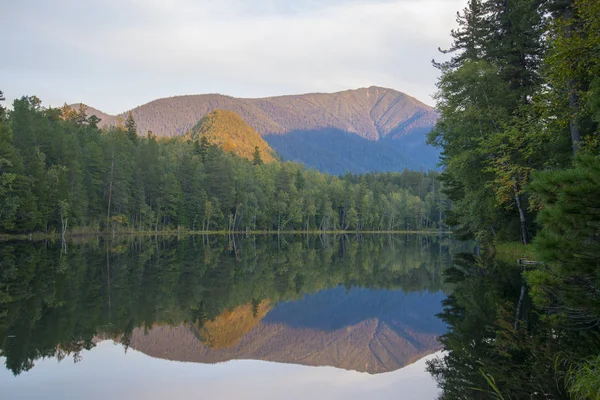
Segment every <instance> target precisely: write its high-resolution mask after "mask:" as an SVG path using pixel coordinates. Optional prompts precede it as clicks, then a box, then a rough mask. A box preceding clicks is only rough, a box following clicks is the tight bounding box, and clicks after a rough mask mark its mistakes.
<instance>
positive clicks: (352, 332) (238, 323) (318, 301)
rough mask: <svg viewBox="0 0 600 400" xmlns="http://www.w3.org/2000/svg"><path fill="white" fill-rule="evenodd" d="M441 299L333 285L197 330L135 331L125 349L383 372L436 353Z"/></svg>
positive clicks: (189, 358)
mask: <svg viewBox="0 0 600 400" xmlns="http://www.w3.org/2000/svg"><path fill="white" fill-rule="evenodd" d="M443 297H444V296H443V294H439V295H438V296H436V295H435V294H429V295H428V296H422V295H421V294H419V293H407V294H405V293H402V292H401V291H386V290H367V289H359V288H354V289H350V290H349V291H347V290H346V288H344V287H339V288H335V289H328V290H324V291H322V292H319V293H316V294H312V295H306V296H305V297H304V298H303V299H301V300H298V301H292V302H284V303H280V304H278V305H276V306H275V307H274V308H273V309H270V307H269V305H268V303H266V302H262V303H260V304H258V305H257V306H256V307H255V310H254V312H251V305H245V306H241V307H238V308H236V309H234V310H232V311H230V312H227V313H225V314H224V315H222V316H219V317H217V318H216V319H215V320H214V321H210V322H208V323H207V324H206V325H208V326H206V325H205V326H203V327H201V328H197V327H196V326H195V325H193V324H183V325H180V326H176V327H171V326H164V325H157V326H154V327H153V328H152V329H150V330H146V329H144V328H136V329H134V330H133V332H132V335H131V341H130V346H131V347H132V348H134V349H136V350H138V351H141V352H143V353H145V354H147V355H149V356H152V357H158V358H164V359H169V360H177V361H186V362H198V363H218V362H223V361H228V360H234V359H254V360H267V361H275V362H283V363H292V364H302V365H312V366H324V365H328V366H334V367H337V368H344V369H351V370H356V371H361V372H368V373H372V374H375V373H382V372H389V371H394V370H396V369H399V368H402V367H404V366H406V365H408V364H410V363H412V362H414V361H416V360H418V359H420V358H422V357H424V356H426V355H428V354H431V353H433V352H435V351H437V350H438V349H439V343H438V341H437V338H438V336H439V335H440V334H441V333H442V332H443V330H444V326H443V324H442V323H441V322H440V321H439V320H438V319H437V318H435V317H433V315H435V312H436V311H437V310H439V308H440V301H441V299H442V298H443ZM269 310H270V311H269ZM265 314H266V316H265ZM424 315H429V316H430V317H423V316H424Z"/></svg>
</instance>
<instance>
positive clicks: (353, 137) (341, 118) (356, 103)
mask: <svg viewBox="0 0 600 400" xmlns="http://www.w3.org/2000/svg"><path fill="white" fill-rule="evenodd" d="M73 107H74V108H78V105H73ZM217 109H223V110H230V111H234V112H235V113H237V114H238V115H240V116H241V117H242V119H244V121H246V122H247V123H248V124H249V125H250V126H251V127H253V128H254V129H255V130H256V131H257V132H258V133H259V134H261V135H262V136H263V137H264V138H265V139H266V141H267V142H268V143H269V144H270V145H271V146H272V147H273V148H274V149H275V150H276V151H278V152H279V153H280V154H281V155H282V156H283V157H284V159H286V160H290V161H299V162H303V163H305V164H306V165H307V166H312V167H316V168H318V169H319V170H321V171H324V172H330V173H335V174H343V173H345V172H346V171H350V172H355V173H364V172H374V171H401V170H403V169H404V168H412V169H420V168H425V169H429V168H435V166H436V163H437V158H438V152H437V150H435V149H433V148H430V147H427V146H426V144H425V142H426V139H425V136H426V134H427V133H428V132H429V131H430V130H431V129H432V127H433V126H434V125H435V121H436V118H437V114H436V113H435V111H434V110H433V109H432V108H431V107H429V106H427V105H426V104H423V103H421V102H420V101H418V100H416V99H415V98H413V97H410V96H408V95H406V94H404V93H401V92H398V91H396V90H392V89H386V88H380V87H369V88H362V89H357V90H347V91H343V92H338V93H331V94H326V93H314V94H304V95H293V96H279V97H268V98H261V99H241V98H234V97H229V96H224V95H219V94H206V95H193V96H177V97H170V98H164V99H159V100H155V101H152V102H150V103H147V104H144V105H142V106H139V107H137V108H135V109H133V110H131V112H132V115H133V118H134V119H135V121H136V123H137V126H138V130H139V132H140V133H142V134H145V133H146V132H147V131H152V132H153V133H154V134H155V135H157V136H178V135H183V134H185V133H186V132H188V131H189V130H190V129H192V127H194V126H195V125H196V123H197V122H198V120H199V119H201V118H202V117H203V116H205V115H206V114H208V113H210V112H212V111H214V110H217ZM88 113H89V114H94V113H95V114H96V115H97V116H98V117H99V118H101V119H102V122H101V124H104V125H114V124H116V123H117V122H118V120H119V118H121V119H122V120H124V119H125V118H126V115H127V113H123V114H120V115H119V116H108V115H106V114H103V113H102V114H103V115H100V114H99V113H98V110H95V109H92V108H90V109H89V110H88Z"/></svg>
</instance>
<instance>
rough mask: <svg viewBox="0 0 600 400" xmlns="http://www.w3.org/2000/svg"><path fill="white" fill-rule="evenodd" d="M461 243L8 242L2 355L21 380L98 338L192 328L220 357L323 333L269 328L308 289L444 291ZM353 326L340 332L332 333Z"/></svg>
mask: <svg viewBox="0 0 600 400" xmlns="http://www.w3.org/2000/svg"><path fill="white" fill-rule="evenodd" d="M450 247H451V241H450V239H448V238H439V237H436V236H416V235H413V236H410V235H408V236H387V235H374V236H369V235H364V236H361V237H355V236H337V237H333V236H329V237H322V236H321V237H320V236H308V237H306V236H302V237H299V236H298V237H283V236H282V237H279V238H277V237H275V238H271V237H267V236H262V237H249V238H239V237H238V238H235V239H234V238H232V237H229V238H228V237H225V236H219V237H196V238H191V237H190V238H185V239H180V240H176V239H167V238H158V239H157V238H147V237H146V238H142V237H133V238H130V239H129V240H126V241H119V242H105V241H104V240H102V239H95V240H93V241H90V242H87V243H85V244H80V245H69V246H68V248H67V249H66V251H65V250H63V249H61V246H60V245H58V246H54V245H51V244H42V243H30V242H11V243H5V244H3V245H2V246H1V247H0V278H1V279H0V350H1V355H2V356H4V357H6V367H7V368H8V369H10V370H12V371H13V372H14V373H15V374H18V373H20V372H21V371H24V370H28V369H30V368H31V367H32V366H33V363H34V361H35V360H36V359H38V358H40V357H55V356H60V357H65V356H68V355H74V356H75V359H77V358H78V357H79V352H80V351H81V350H82V349H85V348H91V347H93V346H94V341H95V340H97V339H98V338H113V339H116V340H118V341H120V342H121V343H123V344H124V345H125V346H129V345H130V343H131V344H132V345H134V344H135V345H137V344H138V339H139V335H140V333H143V332H144V331H148V332H150V336H151V334H152V332H154V331H155V329H156V328H155V329H152V328H153V327H156V326H157V325H158V326H160V327H161V329H163V330H166V329H171V328H168V326H176V327H177V326H181V325H183V326H186V329H187V332H189V334H190V335H192V336H193V337H194V338H195V340H196V342H198V343H200V342H199V341H198V340H197V338H201V339H202V342H203V343H205V345H208V346H211V347H212V351H218V350H220V349H231V348H232V346H239V344H240V343H241V342H243V340H246V336H248V335H251V334H254V333H255V332H256V331H257V330H258V329H262V328H263V327H265V326H267V325H268V326H269V327H270V328H273V327H276V326H281V325H286V326H288V327H290V329H292V328H293V329H313V328H314V327H310V326H305V327H299V326H297V325H298V321H292V319H290V321H288V322H289V323H285V321H282V320H280V321H274V320H269V318H270V317H269V316H267V317H266V318H265V319H264V322H262V323H258V321H260V319H261V317H262V316H263V315H265V314H266V313H267V312H268V310H269V308H270V307H271V305H274V304H277V303H280V302H282V301H291V300H294V299H301V298H303V297H304V294H305V293H316V292H318V291H320V290H322V289H327V288H335V287H339V286H340V285H342V286H345V287H346V288H348V289H349V288H356V287H365V288H381V289H399V288H401V289H402V290H403V292H404V293H411V292H424V291H428V292H439V291H442V290H443V285H442V282H441V273H440V269H441V268H443V267H444V266H446V265H447V264H448V262H449V259H450V255H449V252H450ZM327 292H329V291H326V292H325V293H327ZM382 292H390V291H382ZM390 293H391V292H390ZM398 293H399V292H398ZM415 295H416V294H415ZM303 301H306V300H303ZM300 303H301V302H298V303H289V304H300ZM326 303H328V302H325V303H323V304H326ZM275 311H277V308H276V309H274V310H273V311H272V312H273V313H274V314H273V315H276V314H277V313H275ZM415 311H417V310H415ZM365 315H366V314H365ZM367 317H369V315H367ZM370 317H374V318H377V315H374V314H372V315H371V316H370ZM370 317H369V318H365V319H361V320H360V321H353V322H352V324H350V325H351V326H355V325H360V324H361V323H363V321H366V322H368V321H370V320H371V319H372V318H371V319H370ZM267 320H268V321H267ZM386 324H387V322H386ZM255 325H256V326H255ZM190 326H193V327H194V332H192V330H190V329H189V328H190ZM382 326H383V325H382ZM136 328H139V329H136ZM346 328H348V327H331V328H330V329H329V333H331V332H332V331H336V330H339V329H346ZM177 329H179V328H177ZM382 329H383V328H382ZM402 329H404V330H403V332H407V333H406V335H409V336H410V335H411V334H412V333H411V332H410V329H409V328H408V327H406V329H405V328H402ZM313 330H314V329H313ZM364 332H367V331H364ZM374 332H375V331H374ZM381 332H383V330H381ZM245 333H248V335H245ZM430 333H431V332H430ZM433 333H435V332H433ZM406 335H405V336H406ZM242 337H244V338H243V340H241V341H240V338H242ZM348 337H350V335H349V336H348ZM407 340H408V339H407ZM427 341H429V339H427V340H425V342H427ZM311 346H314V344H311ZM322 363H327V362H325V361H323V362H322ZM317 364H319V363H317ZM319 365H320V364H319ZM364 370H368V368H364Z"/></svg>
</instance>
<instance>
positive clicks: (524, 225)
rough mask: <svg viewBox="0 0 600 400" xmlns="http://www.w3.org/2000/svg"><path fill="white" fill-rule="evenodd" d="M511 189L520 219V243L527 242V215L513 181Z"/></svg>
mask: <svg viewBox="0 0 600 400" xmlns="http://www.w3.org/2000/svg"><path fill="white" fill-rule="evenodd" d="M513 191H514V193H515V202H516V203H517V209H518V210H519V220H520V221H521V243H523V244H529V238H528V234H527V216H526V214H525V210H524V209H523V205H522V204H521V194H520V193H519V190H518V187H517V183H516V182H514V183H513Z"/></svg>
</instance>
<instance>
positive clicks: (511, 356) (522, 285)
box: [429, 0, 600, 399]
mask: <svg viewBox="0 0 600 400" xmlns="http://www.w3.org/2000/svg"><path fill="white" fill-rule="evenodd" d="M457 23H458V26H457V28H456V29H455V30H453V31H452V33H451V35H452V38H453V45H452V46H451V48H449V49H446V50H442V53H444V55H443V56H442V57H443V58H444V61H440V62H436V61H434V65H435V66H436V67H437V68H439V70H440V73H441V77H440V79H439V81H438V84H437V86H438V92H437V95H436V100H437V109H438V112H439V114H440V120H439V121H438V123H437V125H436V127H435V128H434V130H433V131H432V132H431V133H430V134H429V141H430V143H432V144H434V145H436V146H438V147H439V148H440V149H441V151H442V164H443V167H444V171H443V173H442V174H441V177H440V180H441V181H442V182H443V183H444V187H445V194H446V195H447V196H448V199H449V200H450V201H451V202H452V209H451V210H449V211H448V213H447V219H446V222H447V223H448V224H449V225H450V226H451V227H452V230H453V232H454V233H455V235H456V236H457V237H459V238H477V239H479V240H480V242H481V243H482V248H483V249H484V250H483V251H482V253H481V254H480V255H479V256H477V257H475V256H464V257H462V258H461V259H458V260H457V261H456V263H455V266H454V268H452V269H450V270H449V273H448V279H449V280H450V281H451V282H453V283H454V284H456V290H454V291H453V293H452V295H451V296H449V298H448V300H446V301H445V308H444V312H443V313H442V314H441V316H440V317H441V318H442V319H443V320H444V321H446V323H448V326H449V331H448V333H447V334H445V335H444V336H442V338H441V340H442V343H443V344H444V347H445V349H446V350H447V353H446V354H445V355H444V356H443V357H442V358H440V359H438V360H437V361H434V362H432V363H430V364H429V370H430V372H431V373H432V374H433V375H434V376H435V377H436V379H437V380H438V383H439V385H440V387H441V388H442V394H441V396H440V398H441V399H478V398H481V399H488V398H495V399H524V398H527V399H569V398H570V399H598V398H600V264H599V263H600V212H599V210H600V131H599V123H600V2H599V1H597V0H574V1H571V0H545V1H542V0H511V1H499V0H470V1H469V2H468V5H467V7H466V8H465V9H464V10H463V11H462V12H459V13H458V14H457ZM514 242H520V243H521V244H522V245H521V246H515V245H514V244H511V243H514ZM507 243H508V245H507ZM507 249H509V250H510V249H512V250H510V251H508V252H507ZM494 255H496V258H494ZM517 258H518V259H519V261H518V262H517Z"/></svg>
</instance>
